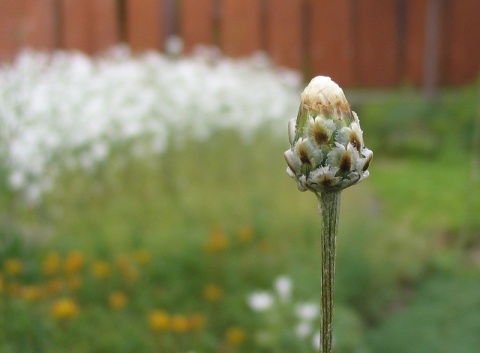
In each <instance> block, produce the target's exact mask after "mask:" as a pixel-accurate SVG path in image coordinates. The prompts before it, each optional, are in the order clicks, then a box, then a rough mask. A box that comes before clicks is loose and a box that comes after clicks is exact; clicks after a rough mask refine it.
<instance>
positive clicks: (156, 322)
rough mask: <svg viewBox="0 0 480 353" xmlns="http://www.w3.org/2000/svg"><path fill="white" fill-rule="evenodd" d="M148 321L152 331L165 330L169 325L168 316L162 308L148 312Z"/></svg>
mask: <svg viewBox="0 0 480 353" xmlns="http://www.w3.org/2000/svg"><path fill="white" fill-rule="evenodd" d="M149 323H150V328H151V329H152V330H154V331H166V330H168V328H169V327H170V316H169V315H168V313H167V312H165V311H163V310H154V311H153V312H152V313H151V314H150V317H149Z"/></svg>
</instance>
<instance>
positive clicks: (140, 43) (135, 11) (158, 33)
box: [125, 0, 165, 51]
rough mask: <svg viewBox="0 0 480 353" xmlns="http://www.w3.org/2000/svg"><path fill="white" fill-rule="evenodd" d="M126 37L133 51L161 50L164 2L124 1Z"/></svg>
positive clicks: (149, 0) (163, 32) (163, 30)
mask: <svg viewBox="0 0 480 353" xmlns="http://www.w3.org/2000/svg"><path fill="white" fill-rule="evenodd" d="M125 4H126V20H127V23H126V36H127V41H128V43H129V44H130V47H131V48H132V50H134V51H143V50H148V49H163V46H164V41H165V21H164V19H165V0H126V2H125Z"/></svg>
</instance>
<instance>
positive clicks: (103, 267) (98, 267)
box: [92, 260, 110, 279]
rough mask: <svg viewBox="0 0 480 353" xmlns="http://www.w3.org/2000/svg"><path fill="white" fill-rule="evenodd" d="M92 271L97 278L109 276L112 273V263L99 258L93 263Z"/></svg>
mask: <svg viewBox="0 0 480 353" xmlns="http://www.w3.org/2000/svg"><path fill="white" fill-rule="evenodd" d="M92 273H93V275H94V276H95V277H97V278H102V279H103V278H107V277H108V276H109V275H110V265H109V264H108V262H106V261H103V260H97V261H95V262H94V263H93V265H92Z"/></svg>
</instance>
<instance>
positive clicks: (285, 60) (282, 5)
mask: <svg viewBox="0 0 480 353" xmlns="http://www.w3.org/2000/svg"><path fill="white" fill-rule="evenodd" d="M302 10H303V2H302V1H298V0H267V2H266V14H267V27H266V48H267V51H268V53H269V54H270V56H271V57H272V59H273V61H274V62H275V63H276V64H279V65H284V66H287V67H290V68H293V69H298V70H302V69H303V54H304V49H303V25H302V15H303V11H302Z"/></svg>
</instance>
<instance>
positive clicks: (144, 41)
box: [0, 0, 480, 87]
mask: <svg viewBox="0 0 480 353" xmlns="http://www.w3.org/2000/svg"><path fill="white" fill-rule="evenodd" d="M428 1H429V0H0V60H3V61H8V60H11V59H12V58H13V57H14V56H15V54H16V53H17V52H18V51H19V50H20V49H22V48H24V47H33V48H36V49H42V50H53V49H58V48H60V49H68V50H71V49H75V50H81V51H84V52H86V53H89V54H94V53H98V52H101V51H104V50H106V49H108V48H109V47H111V46H112V45H115V44H117V43H125V42H126V43H128V44H129V45H130V46H131V48H132V49H133V50H134V51H137V52H139V51H142V50H146V49H159V50H162V49H163V47H164V45H165V40H166V38H168V37H169V36H170V35H178V36H180V37H181V38H182V39H183V41H184V44H185V49H186V51H187V52H188V51H190V50H192V48H193V47H194V46H195V45H197V44H209V45H217V46H219V47H220V48H221V49H222V51H223V53H224V54H225V55H227V56H232V57H240V56H245V55H249V54H251V53H253V52H255V51H257V50H263V51H265V52H267V53H268V54H269V55H270V56H271V57H272V58H273V60H274V62H275V63H277V64H279V65H283V66H287V67H291V68H295V69H299V70H302V71H303V72H305V73H306V75H309V76H310V75H314V74H325V75H330V76H332V77H333V78H334V79H335V80H336V81H337V82H339V83H340V84H342V85H346V86H370V87H375V86H377V87H382V86H393V85H397V84H401V83H411V84H415V85H419V84H422V82H423V80H424V67H425V62H426V60H425V58H426V56H425V53H426V52H427V51H426V50H425V48H426V45H425V42H426V40H425V38H426V37H425V33H426V30H425V27H426V26H425V24H426V19H427V14H428V13H429V12H428V10H427V3H428ZM435 1H438V2H439V4H440V11H439V14H438V16H437V17H438V18H437V19H438V20H439V21H438V23H439V25H438V28H437V30H438V34H439V37H438V38H439V43H438V46H436V47H437V49H438V50H437V51H438V53H437V54H438V55H436V56H434V58H435V60H436V64H437V65H436V67H438V69H437V71H436V72H437V77H438V82H439V83H441V84H455V85H457V84H463V83H466V82H469V81H471V80H473V79H475V78H476V75H477V74H478V72H479V69H480V0H435Z"/></svg>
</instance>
